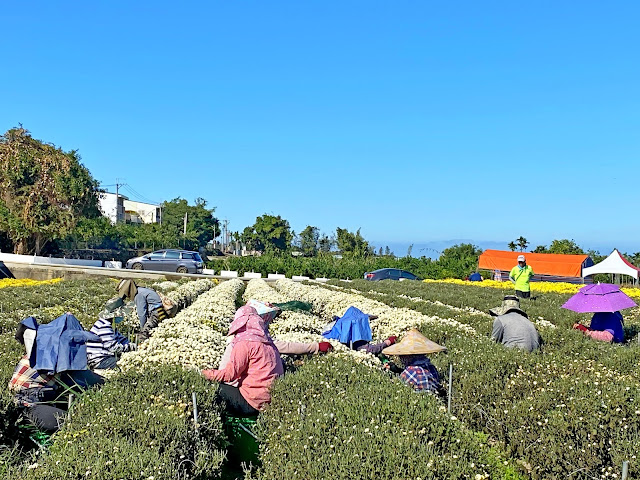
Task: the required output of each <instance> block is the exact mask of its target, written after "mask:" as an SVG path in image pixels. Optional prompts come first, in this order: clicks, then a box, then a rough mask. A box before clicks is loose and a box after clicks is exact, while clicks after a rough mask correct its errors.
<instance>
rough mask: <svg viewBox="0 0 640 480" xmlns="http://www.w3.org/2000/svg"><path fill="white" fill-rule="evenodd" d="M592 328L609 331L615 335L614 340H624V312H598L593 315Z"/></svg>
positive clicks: (620, 341)
mask: <svg viewBox="0 0 640 480" xmlns="http://www.w3.org/2000/svg"><path fill="white" fill-rule="evenodd" d="M589 328H591V330H597V331H599V332H605V331H606V332H609V333H610V334H611V335H613V341H614V342H617V343H622V342H623V341H624V328H623V327H622V314H621V313H620V312H597V313H594V314H593V317H591V325H590V326H589Z"/></svg>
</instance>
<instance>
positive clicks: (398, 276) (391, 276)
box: [364, 268, 420, 281]
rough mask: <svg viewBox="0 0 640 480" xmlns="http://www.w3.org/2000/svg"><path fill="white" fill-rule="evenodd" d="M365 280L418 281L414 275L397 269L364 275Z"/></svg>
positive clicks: (376, 271) (383, 269) (386, 269)
mask: <svg viewBox="0 0 640 480" xmlns="http://www.w3.org/2000/svg"><path fill="white" fill-rule="evenodd" d="M364 279H365V280H371V281H378V280H420V279H419V278H418V277H417V276H416V275H414V274H413V273H411V272H407V271H406V270H400V269H398V268H381V269H379V270H374V271H373V272H367V273H365V274H364Z"/></svg>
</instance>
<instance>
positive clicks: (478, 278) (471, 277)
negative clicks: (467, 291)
mask: <svg viewBox="0 0 640 480" xmlns="http://www.w3.org/2000/svg"><path fill="white" fill-rule="evenodd" d="M469 281H470V282H481V281H482V275H480V274H479V273H478V272H473V273H472V274H471V275H469Z"/></svg>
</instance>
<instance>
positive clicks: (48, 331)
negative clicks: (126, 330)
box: [34, 313, 100, 374]
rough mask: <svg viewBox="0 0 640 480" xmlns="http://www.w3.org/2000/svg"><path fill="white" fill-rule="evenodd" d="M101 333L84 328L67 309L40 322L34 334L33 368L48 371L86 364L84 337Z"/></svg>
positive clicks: (82, 366)
mask: <svg viewBox="0 0 640 480" xmlns="http://www.w3.org/2000/svg"><path fill="white" fill-rule="evenodd" d="M89 340H91V341H98V342H99V341H100V337H98V336H97V335H95V334H93V333H90V332H87V331H86V330H85V329H84V328H82V325H81V324H80V322H79V321H78V319H77V318H76V317H74V316H73V315H71V314H70V313H65V314H64V315H61V316H59V317H58V318H56V319H55V320H54V321H53V322H51V323H49V324H46V325H40V326H39V327H38V330H37V335H36V364H35V366H34V369H36V370H39V371H44V372H45V373H47V374H54V373H58V372H64V371H66V370H84V369H85V368H87V346H86V342H87V341H89Z"/></svg>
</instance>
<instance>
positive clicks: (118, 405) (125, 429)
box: [14, 366, 226, 480]
mask: <svg viewBox="0 0 640 480" xmlns="http://www.w3.org/2000/svg"><path fill="white" fill-rule="evenodd" d="M192 392H196V394H197V399H198V411H199V423H198V428H196V426H195V424H194V422H193V419H192V412H193V405H192V403H191V393H192ZM215 392H216V388H215V386H212V385H211V384H210V383H209V382H207V381H206V380H204V379H203V378H202V377H201V376H200V375H199V374H197V373H195V372H186V371H184V370H182V369H180V368H177V367H168V366H158V367H157V368H155V369H154V370H152V371H148V372H146V373H143V374H141V373H136V372H129V373H126V374H122V375H118V376H116V377H114V378H113V379H112V380H111V381H110V382H109V383H107V384H105V385H104V386H103V387H102V388H101V389H92V390H90V391H88V392H86V393H85V394H83V395H82V396H80V397H79V399H78V400H77V402H76V403H75V404H74V405H73V406H72V409H71V420H70V421H68V422H66V423H65V424H64V425H63V427H62V429H61V430H60V431H59V432H57V433H56V434H55V435H54V436H53V437H52V439H53V444H52V446H51V447H50V448H49V451H48V452H47V453H46V454H44V455H42V456H41V457H40V458H38V459H37V460H36V462H35V463H32V464H31V465H29V466H26V465H25V466H23V467H22V468H21V469H19V470H18V471H16V472H15V476H14V478H16V479H24V480H30V479H40V478H46V479H48V480H56V479H60V480H62V479H74V478H76V479H80V478H83V479H84V478H88V477H89V478H92V479H104V480H107V479H109V480H111V479H114V480H115V479H121V478H126V479H134V478H140V479H149V478H157V479H163V478H193V479H204V478H220V475H221V466H222V463H223V461H224V458H225V454H224V451H223V449H224V448H225V447H226V439H225V436H224V434H223V427H222V421H221V418H220V410H219V407H218V406H216V405H215V403H214V401H213V399H214V395H215Z"/></svg>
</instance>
